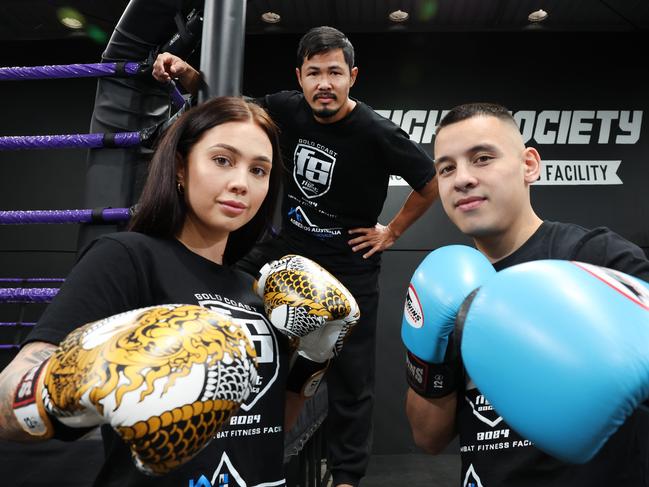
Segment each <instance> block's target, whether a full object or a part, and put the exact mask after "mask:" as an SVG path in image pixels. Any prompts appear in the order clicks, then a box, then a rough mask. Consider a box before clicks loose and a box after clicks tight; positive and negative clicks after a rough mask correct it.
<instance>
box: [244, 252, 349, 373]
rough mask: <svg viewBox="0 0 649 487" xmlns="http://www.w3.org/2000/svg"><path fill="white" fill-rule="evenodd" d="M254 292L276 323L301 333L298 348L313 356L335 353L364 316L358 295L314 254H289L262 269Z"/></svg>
mask: <svg viewBox="0 0 649 487" xmlns="http://www.w3.org/2000/svg"><path fill="white" fill-rule="evenodd" d="M256 292H257V294H258V295H259V296H260V297H261V298H262V299H263V300H264V306H265V308H266V314H267V315H268V318H269V319H270V321H271V323H272V324H273V326H275V327H276V328H277V329H278V330H279V331H280V332H281V333H283V334H284V335H286V336H288V337H289V338H293V339H298V340H299V344H298V345H297V349H298V353H299V354H300V355H301V356H303V357H305V358H307V359H309V360H312V361H314V362H320V363H321V362H325V361H327V360H328V359H330V358H332V357H334V356H335V355H337V354H338V353H339V352H340V350H341V348H342V345H343V340H344V339H345V337H346V336H347V335H348V334H349V333H350V331H351V329H352V327H353V325H355V324H356V323H357V322H358V319H359V318H360V311H359V309H358V304H357V303H356V300H355V299H354V297H353V296H352V295H351V293H350V292H349V291H348V290H347V288H345V286H343V285H342V284H341V283H340V281H338V279H336V278H335V277H334V276H332V275H331V274H330V273H329V272H327V271H326V270H324V269H323V268H322V267H320V266H319V265H318V264H316V263H315V262H313V261H312V260H309V259H307V258H306V257H302V256H300V255H285V256H284V257H282V258H281V259H279V260H275V261H273V262H269V263H268V264H266V265H265V266H264V267H262V268H261V270H260V271H259V277H258V279H257V283H256Z"/></svg>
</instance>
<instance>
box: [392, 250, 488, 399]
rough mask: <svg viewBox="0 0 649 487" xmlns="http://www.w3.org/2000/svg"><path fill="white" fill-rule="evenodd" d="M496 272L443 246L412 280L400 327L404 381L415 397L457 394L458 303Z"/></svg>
mask: <svg viewBox="0 0 649 487" xmlns="http://www.w3.org/2000/svg"><path fill="white" fill-rule="evenodd" d="M495 273H496V271H495V270H494V268H493V267H492V265H491V264H490V263H489V261H488V260H487V259H486V257H485V256H484V255H482V254H481V253H480V252H479V251H477V250H476V249H474V248H471V247H467V246H464V245H449V246H447V247H441V248H439V249H437V250H435V251H433V252H431V253H430V254H428V256H427V257H426V258H425V259H424V260H423V262H422V263H421V264H419V267H417V270H416V271H415V273H414V274H413V276H412V279H411V281H410V286H409V287H408V295H407V297H406V304H405V309H404V313H403V321H402V324H401V338H402V340H403V343H404V344H405V346H406V348H407V349H408V353H407V357H406V365H407V369H406V378H407V380H408V384H409V385H410V387H411V388H412V389H413V390H414V391H415V392H416V393H417V394H419V395H421V396H424V397H430V398H436V397H443V396H446V395H448V394H450V393H451V392H453V391H454V390H455V389H456V385H457V376H458V367H457V365H458V364H457V360H455V359H454V358H453V356H452V355H453V348H454V347H449V336H450V335H451V332H452V331H453V329H454V326H455V317H456V315H457V312H458V310H459V308H460V305H461V304H462V301H464V299H465V298H466V297H467V296H468V295H469V294H470V293H471V292H472V291H473V290H474V289H476V288H477V287H479V286H481V285H482V284H483V283H484V282H485V281H486V280H487V279H489V278H490V277H491V276H493V275H494V274H495Z"/></svg>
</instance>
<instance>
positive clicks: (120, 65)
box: [115, 61, 128, 76]
mask: <svg viewBox="0 0 649 487" xmlns="http://www.w3.org/2000/svg"><path fill="white" fill-rule="evenodd" d="M115 76H128V74H127V73H126V63H125V62H124V61H120V62H116V63H115Z"/></svg>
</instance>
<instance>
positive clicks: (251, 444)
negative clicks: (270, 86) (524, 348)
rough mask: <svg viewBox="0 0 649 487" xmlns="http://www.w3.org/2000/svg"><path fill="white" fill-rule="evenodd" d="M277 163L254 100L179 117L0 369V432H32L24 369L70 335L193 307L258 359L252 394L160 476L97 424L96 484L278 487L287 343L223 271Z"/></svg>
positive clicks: (258, 214) (277, 172)
mask: <svg viewBox="0 0 649 487" xmlns="http://www.w3.org/2000/svg"><path fill="white" fill-rule="evenodd" d="M281 168H282V165H281V159H280V151H279V145H278V137H277V128H276V127H275V125H274V123H273V122H272V120H271V119H270V117H269V116H268V115H267V114H266V112H265V111H264V110H263V109H262V108H260V107H259V106H257V105H255V104H254V103H251V102H247V101H245V100H243V99H241V98H236V97H222V98H215V99H212V100H210V101H207V102H205V103H203V104H202V105H199V106H197V107H195V108H193V109H191V110H189V111H188V112H187V113H185V114H184V115H183V116H182V117H180V118H179V120H178V121H176V122H175V123H174V124H173V125H172V126H171V127H170V128H169V130H168V131H167V132H166V133H165V135H164V136H163V138H162V139H161V141H160V143H159V145H158V147H157V149H156V152H155V154H154V157H153V159H152V161H151V165H150V170H149V175H148V178H147V181H146V183H145V186H144V189H143V191H142V195H141V198H140V201H139V203H138V205H137V211H136V214H135V216H134V218H133V220H132V222H131V225H130V228H129V231H127V232H120V233H116V234H110V235H105V236H102V237H100V238H99V239H97V240H95V241H94V242H92V243H91V244H90V245H89V246H88V247H87V248H86V249H84V250H83V252H82V253H81V256H80V258H79V261H78V262H77V264H76V265H75V267H74V268H73V269H72V271H71V272H70V274H69V276H68V277H67V279H66V282H65V284H64V285H63V287H62V288H61V290H60V292H59V294H58V295H57V297H56V298H55V299H54V301H53V302H52V303H51V304H50V305H49V306H48V308H47V309H46V311H45V313H44V314H43V316H42V317H41V319H40V321H39V323H38V325H37V326H36V327H35V329H34V330H33V332H32V333H31V334H30V336H29V337H28V339H27V343H26V344H25V345H24V346H23V348H22V350H21V351H20V353H19V354H18V355H17V356H16V358H15V359H14V360H13V361H12V363H11V364H10V365H9V366H8V367H7V368H6V369H5V370H4V371H3V372H2V374H1V375H0V437H2V438H3V439H10V440H22V441H29V440H34V439H36V438H34V437H31V436H30V435H29V434H27V432H25V431H24V430H23V429H22V428H21V425H20V424H19V423H18V421H17V420H16V417H15V416H14V414H13V413H14V411H13V409H12V401H11V399H12V398H13V395H14V393H15V390H16V387H17V384H18V383H19V380H20V379H21V378H24V376H25V374H26V372H27V371H28V370H30V369H31V368H32V367H34V365H35V364H37V363H39V362H43V361H44V360H46V359H47V358H48V357H49V356H50V355H51V354H52V352H53V350H54V349H56V345H57V344H59V343H60V342H61V341H62V340H63V339H64V338H65V337H66V336H67V335H68V334H69V333H70V332H72V331H73V330H75V329H77V328H78V327H79V326H81V325H83V324H85V323H89V322H92V321H95V320H100V319H103V318H106V317H108V316H112V315H115V314H117V313H121V312H124V311H128V310H133V309H137V308H143V307H147V306H155V305H160V304H167V303H186V304H198V305H201V306H204V307H206V308H211V309H214V310H217V311H219V312H221V313H222V314H225V315H227V317H228V318H229V319H230V320H231V321H233V322H235V324H237V325H239V326H241V327H245V329H246V330H247V332H248V333H249V335H250V337H251V339H252V342H253V343H254V345H255V348H256V351H257V363H258V371H257V374H258V378H257V381H256V383H255V385H254V387H253V389H252V393H251V395H250V396H249V397H248V398H247V399H246V401H245V403H244V404H242V405H241V407H240V410H239V414H238V415H236V416H233V417H232V418H231V419H230V421H229V423H228V425H227V426H226V427H225V428H223V429H222V430H221V431H220V432H219V433H218V434H217V437H216V438H215V439H214V441H212V442H211V443H210V444H209V445H208V446H207V447H206V448H205V449H203V450H202V451H201V452H200V453H199V454H198V455H197V456H196V457H194V458H193V459H192V460H190V461H189V462H187V463H186V464H184V465H182V466H180V467H179V468H177V469H176V470H174V471H172V472H171V473H169V474H167V475H165V476H162V477H149V476H146V475H144V474H142V473H141V472H140V471H139V470H138V469H137V468H136V467H135V466H134V464H133V462H132V461H131V455H130V452H129V448H128V447H127V446H126V444H125V443H124V442H123V441H122V440H121V438H120V437H119V436H118V435H117V434H116V433H115V431H114V430H113V429H112V428H110V427H107V426H104V427H102V436H103V439H104V448H105V454H106V455H105V463H104V465H103V467H102V469H101V470H100V472H99V474H98V476H97V478H96V479H95V483H94V485H97V486H113V485H114V486H117V485H119V486H120V487H122V486H144V485H155V486H172V485H173V486H187V485H196V486H198V485H225V484H228V480H227V479H230V483H229V484H228V485H249V486H252V485H259V484H263V485H268V486H270V485H284V478H283V477H284V475H283V427H284V411H285V407H284V403H285V399H286V366H287V353H288V351H287V349H288V345H287V340H286V338H285V337H283V336H281V335H279V334H277V333H276V332H275V331H274V329H273V328H272V326H271V325H270V324H269V322H268V321H267V319H266V317H265V315H264V311H263V305H262V303H261V301H260V299H259V298H258V297H257V296H256V295H255V294H254V293H253V290H252V278H250V277H249V276H248V275H246V274H243V273H241V272H239V271H236V270H234V269H232V268H231V267H230V266H229V264H231V263H234V262H235V261H236V260H237V259H238V258H239V257H241V256H243V255H245V254H246V253H247V252H248V251H249V250H250V248H251V247H252V246H253V244H254V243H255V242H256V241H257V240H258V239H259V238H260V237H261V236H262V234H263V233H264V232H265V230H266V228H267V225H268V223H269V222H270V219H271V216H272V214H273V211H274V204H275V199H276V196H277V192H278V187H279V181H280V178H281ZM160 400H161V401H164V395H162V396H161V398H160ZM134 407H137V404H136V405H134ZM66 428H67V429H72V428H69V427H64V428H60V429H59V430H58V433H55V437H58V438H61V439H64V437H65V436H66V435H67V434H68V433H69V432H68V431H66ZM72 436H75V435H74V434H73V435H72Z"/></svg>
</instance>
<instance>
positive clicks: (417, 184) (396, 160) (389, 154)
mask: <svg viewBox="0 0 649 487" xmlns="http://www.w3.org/2000/svg"><path fill="white" fill-rule="evenodd" d="M384 123H385V124H386V125H384V128H386V127H387V129H386V130H383V133H384V135H383V136H380V137H379V150H380V153H381V154H384V157H385V158H386V159H385V160H386V166H387V168H388V170H389V171H390V173H391V174H392V175H396V176H401V177H402V178H403V179H404V180H405V181H406V182H407V183H408V184H409V185H410V187H411V188H412V189H414V190H415V191H419V190H421V189H422V188H423V187H424V186H425V185H426V184H427V183H428V182H429V181H430V180H431V179H433V177H434V176H435V165H434V164H433V159H432V158H431V157H430V156H429V155H428V154H426V152H425V151H424V149H423V148H422V147H421V146H420V145H419V144H417V143H416V142H413V141H412V140H410V137H408V134H407V133H405V132H404V131H403V130H402V129H401V128H400V127H397V126H396V125H394V124H393V123H392V122H390V121H389V120H385V121H384ZM387 124H389V125H387Z"/></svg>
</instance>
